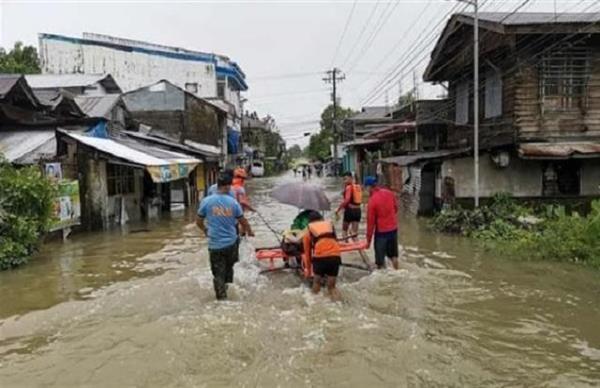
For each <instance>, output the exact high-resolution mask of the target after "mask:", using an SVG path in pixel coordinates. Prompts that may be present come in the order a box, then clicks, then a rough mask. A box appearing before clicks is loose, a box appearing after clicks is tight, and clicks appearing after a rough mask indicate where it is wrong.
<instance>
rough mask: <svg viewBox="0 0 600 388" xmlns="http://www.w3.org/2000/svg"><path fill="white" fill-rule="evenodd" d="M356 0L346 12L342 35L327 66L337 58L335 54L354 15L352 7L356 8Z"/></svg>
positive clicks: (338, 50)
mask: <svg viewBox="0 0 600 388" xmlns="http://www.w3.org/2000/svg"><path fill="white" fill-rule="evenodd" d="M357 2H358V0H354V3H353V4H352V9H351V10H350V13H349V14H348V18H347V19H346V24H345V25H344V30H343V31H342V36H340V40H339V41H338V44H337V47H336V49H335V53H334V54H333V59H332V60H331V65H330V66H329V67H333V65H334V64H335V60H336V59H337V55H338V53H339V52H340V48H341V47H342V42H343V41H344V37H345V36H346V32H348V26H349V25H350V21H351V20H352V15H354V9H355V8H356V3H357Z"/></svg>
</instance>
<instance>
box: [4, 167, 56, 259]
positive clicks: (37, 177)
mask: <svg viewBox="0 0 600 388" xmlns="http://www.w3.org/2000/svg"><path fill="white" fill-rule="evenodd" d="M55 193H56V189H55V187H54V185H53V184H51V183H50V181H48V180H47V179H45V178H44V177H43V176H42V174H41V172H40V169H39V168H38V167H24V168H18V169H17V168H14V167H13V166H11V165H10V164H9V163H7V162H5V161H3V160H2V157H1V155H0V270H5V269H9V268H14V267H18V266H19V265H22V264H25V263H26V262H27V259H28V257H29V256H30V255H31V254H32V253H33V252H34V251H35V249H36V248H37V246H38V244H39V241H40V236H41V235H42V234H43V233H45V232H46V231H47V230H48V228H49V227H50V223H51V221H52V204H53V199H54V197H55Z"/></svg>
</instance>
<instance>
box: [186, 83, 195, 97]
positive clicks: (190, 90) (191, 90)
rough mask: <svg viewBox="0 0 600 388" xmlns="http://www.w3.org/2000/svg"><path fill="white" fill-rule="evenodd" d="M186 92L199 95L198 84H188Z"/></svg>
mask: <svg viewBox="0 0 600 388" xmlns="http://www.w3.org/2000/svg"><path fill="white" fill-rule="evenodd" d="M185 90H186V92H190V93H193V94H196V93H198V84H197V83H196V82H186V84H185Z"/></svg>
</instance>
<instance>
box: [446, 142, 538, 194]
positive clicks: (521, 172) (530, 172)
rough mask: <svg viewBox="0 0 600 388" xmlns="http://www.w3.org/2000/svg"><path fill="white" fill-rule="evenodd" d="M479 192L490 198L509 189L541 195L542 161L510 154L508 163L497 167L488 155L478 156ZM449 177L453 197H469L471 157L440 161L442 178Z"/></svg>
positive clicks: (510, 190)
mask: <svg viewBox="0 0 600 388" xmlns="http://www.w3.org/2000/svg"><path fill="white" fill-rule="evenodd" d="M479 161H480V164H479V193H480V196H481V197H491V196H493V195H494V194H496V193H499V192H509V193H512V194H513V196H515V197H539V196H541V195H542V162H540V161H535V160H522V159H519V158H518V157H517V156H516V155H514V154H511V156H510V164H509V166H508V167H506V168H499V167H496V165H495V164H494V163H493V162H492V160H491V158H490V156H489V154H486V153H484V154H481V156H480V157H479ZM448 176H449V177H452V178H454V183H455V194H456V198H472V197H473V196H474V190H473V176H474V174H473V158H472V157H466V158H459V159H450V160H446V161H444V162H443V163H442V177H448Z"/></svg>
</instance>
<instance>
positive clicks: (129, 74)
mask: <svg viewBox="0 0 600 388" xmlns="http://www.w3.org/2000/svg"><path fill="white" fill-rule="evenodd" d="M39 46H40V47H39V54H40V61H41V68H42V72H43V73H44V74H71V73H82V74H111V75H112V76H113V77H114V79H115V80H116V82H117V83H118V84H119V86H120V87H121V88H122V89H123V91H124V92H128V91H131V90H135V89H138V88H140V87H143V86H147V85H150V84H154V83H156V82H158V81H160V80H163V79H166V80H168V81H170V82H171V83H173V84H175V85H177V86H179V87H181V88H182V89H185V90H187V91H188V92H191V93H193V94H195V95H197V96H198V97H203V98H208V99H220V100H223V101H225V102H226V103H227V105H228V106H229V107H230V111H231V112H230V118H229V120H228V126H229V127H230V128H231V129H233V130H236V131H239V130H240V125H241V115H242V107H241V98H240V92H242V91H245V90H247V89H248V86H247V85H246V81H245V78H246V76H245V74H244V72H243V71H242V70H241V69H240V67H239V66H238V65H237V64H236V63H235V62H233V61H231V60H230V59H229V58H228V57H226V56H223V55H218V54H208V53H203V52H198V51H191V50H186V49H182V48H178V47H168V46H162V45H157V44H153V43H146V42H140V41H134V40H130V39H121V38H116V37H112V36H107V35H99V34H91V33H84V34H83V38H74V37H68V36H63V35H54V34H39Z"/></svg>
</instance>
